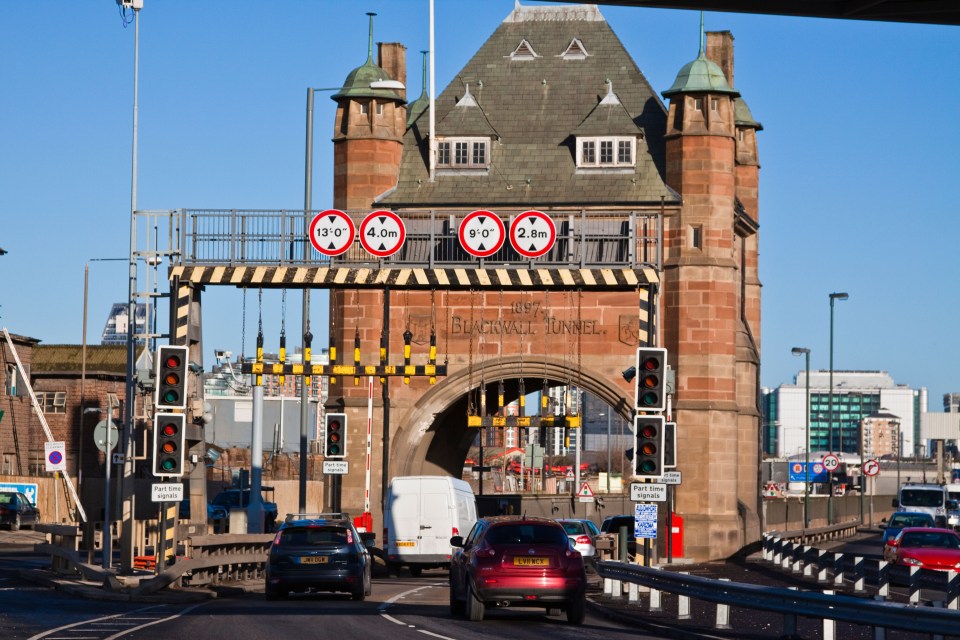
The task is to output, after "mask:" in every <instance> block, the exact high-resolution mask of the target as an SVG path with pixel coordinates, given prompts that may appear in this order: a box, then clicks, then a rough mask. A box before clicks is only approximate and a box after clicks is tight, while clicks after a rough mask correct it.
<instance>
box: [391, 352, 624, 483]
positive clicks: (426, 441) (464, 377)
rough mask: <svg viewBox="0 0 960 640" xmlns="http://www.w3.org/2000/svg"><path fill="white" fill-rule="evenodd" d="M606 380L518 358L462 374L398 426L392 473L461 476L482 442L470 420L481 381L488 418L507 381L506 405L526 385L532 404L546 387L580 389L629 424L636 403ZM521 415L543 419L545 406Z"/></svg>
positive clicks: (595, 374)
mask: <svg viewBox="0 0 960 640" xmlns="http://www.w3.org/2000/svg"><path fill="white" fill-rule="evenodd" d="M605 377H606V376H603V375H601V374H600V373H599V372H596V371H592V370H590V369H586V368H581V369H580V370H575V369H574V367H572V366H570V363H568V362H564V361H563V360H557V359H547V360H546V361H540V362H532V361H530V359H521V358H518V357H511V358H504V359H500V360H497V361H494V362H486V363H483V364H482V365H480V366H476V367H474V369H473V371H472V372H470V371H459V372H457V373H456V374H454V375H451V376H450V377H448V378H447V379H445V380H443V381H442V382H440V383H438V384H437V385H436V386H435V387H433V388H432V389H430V390H429V391H428V392H427V393H425V394H423V396H421V398H420V399H419V400H418V401H417V402H416V403H415V404H414V405H413V406H412V407H410V409H409V410H408V411H407V412H406V413H405V414H404V415H403V416H402V417H401V418H400V419H399V420H398V421H397V424H396V427H395V428H394V430H393V440H392V446H391V454H390V456H391V461H390V463H391V464H390V468H391V474H392V475H399V476H404V475H431V474H447V475H452V476H455V477H459V476H460V474H461V473H462V471H463V464H464V460H465V459H466V457H467V453H468V451H469V449H470V447H471V445H472V444H473V443H474V441H475V440H476V437H477V432H478V428H477V427H469V426H467V416H468V414H469V413H470V412H471V411H473V412H478V411H480V390H481V380H482V384H483V388H484V389H485V394H486V411H487V414H488V415H492V414H494V413H497V412H498V409H499V406H498V404H499V385H500V382H501V381H502V382H503V392H504V393H503V402H504V405H509V404H510V403H512V402H515V401H518V400H519V398H520V395H521V394H520V388H521V384H522V386H523V389H524V391H525V393H526V394H527V395H528V400H529V399H530V398H529V395H530V394H534V393H537V392H541V393H542V392H543V391H544V387H546V388H547V389H555V388H558V387H565V386H575V387H576V388H578V389H581V390H582V391H583V392H585V393H589V394H592V395H594V396H596V397H597V398H598V399H599V400H600V401H601V402H603V403H605V404H607V405H609V406H610V407H611V408H612V411H613V412H614V415H618V416H620V417H621V418H622V419H623V420H629V419H630V415H631V409H632V406H631V404H632V401H630V400H628V399H627V398H625V397H624V395H623V389H622V387H618V386H616V385H615V384H613V383H614V382H615V381H614V380H610V381H607V380H605V379H604V378H605ZM471 405H473V406H472V407H471ZM548 410H549V411H550V413H561V414H562V413H563V411H564V408H563V407H554V406H552V404H551V406H550V407H548ZM522 414H523V415H528V416H531V415H540V414H541V407H540V405H539V404H537V403H533V405H532V406H531V405H530V404H528V405H527V406H526V408H525V410H524V411H522ZM484 428H486V429H490V428H499V427H484Z"/></svg>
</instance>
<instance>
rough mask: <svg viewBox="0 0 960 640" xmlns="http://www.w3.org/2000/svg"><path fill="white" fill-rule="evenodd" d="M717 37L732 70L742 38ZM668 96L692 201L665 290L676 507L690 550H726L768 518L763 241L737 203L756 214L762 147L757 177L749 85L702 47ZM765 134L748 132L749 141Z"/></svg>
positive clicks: (687, 199)
mask: <svg viewBox="0 0 960 640" xmlns="http://www.w3.org/2000/svg"><path fill="white" fill-rule="evenodd" d="M709 42H710V43H711V53H713V54H714V55H715V56H716V57H717V58H719V59H721V61H722V62H723V63H724V64H726V65H728V68H729V72H730V75H731V76H732V70H733V47H732V38H730V37H729V34H726V35H725V36H724V34H710V38H709ZM727 44H729V46H725V45H727ZM663 95H664V97H666V98H668V99H669V100H670V110H669V114H668V117H667V131H666V137H665V138H666V153H667V165H666V166H667V183H668V184H669V185H670V186H671V187H673V188H674V189H676V190H677V192H679V193H680V195H681V197H682V199H683V205H682V207H681V209H680V214H679V216H676V217H672V218H671V219H669V220H668V221H667V223H666V224H667V226H666V233H665V245H666V247H665V248H666V253H665V261H664V286H663V309H664V316H663V337H664V344H665V346H666V347H667V348H668V349H669V350H670V359H671V361H672V364H673V366H674V367H675V368H676V371H677V394H676V404H675V407H674V417H675V420H676V422H677V425H678V429H677V432H678V444H677V451H678V463H679V466H680V468H682V469H683V470H684V489H685V490H684V491H682V492H678V497H679V500H678V505H677V509H678V511H679V512H680V513H682V514H683V516H684V517H685V518H686V522H687V527H686V531H687V536H688V538H687V540H686V541H685V543H686V548H687V551H688V554H689V555H692V556H696V557H706V556H709V555H714V556H716V555H717V551H718V550H724V549H725V550H728V551H729V552H731V553H732V552H733V551H735V550H736V549H738V548H740V546H741V545H742V544H743V543H744V542H745V541H746V540H748V539H752V538H753V537H755V534H756V532H755V529H756V527H757V523H758V520H757V515H756V509H757V500H758V497H757V496H758V491H757V487H756V483H757V475H756V474H757V462H758V458H757V451H758V448H757V433H758V430H757V423H758V415H757V410H756V393H757V391H756V385H757V377H756V372H757V369H758V366H759V351H758V346H757V344H756V342H755V341H753V340H752V337H751V333H752V334H753V335H759V327H753V328H752V332H751V327H750V324H751V323H750V320H751V319H752V318H751V317H750V315H754V316H755V317H756V320H757V321H758V320H759V290H758V284H757V279H756V243H755V240H754V241H753V242H752V243H747V242H745V241H744V238H749V237H754V238H755V236H753V234H754V233H755V231H756V223H755V221H754V220H755V218H751V217H750V216H749V215H746V213H745V211H744V208H745V205H744V203H743V201H742V200H741V199H739V198H738V196H739V195H740V192H741V191H742V192H743V193H744V194H745V195H746V196H747V199H748V200H749V201H750V203H751V205H753V207H754V210H755V206H756V193H757V190H756V186H757V182H756V162H755V158H756V154H755V144H754V147H753V150H754V155H753V159H754V162H753V165H752V169H753V174H752V176H751V174H750V168H751V165H749V164H745V165H744V169H743V170H741V169H740V168H739V167H738V155H739V153H740V149H739V145H738V137H739V135H740V131H739V130H738V127H737V124H736V100H737V99H738V98H739V92H737V91H736V90H735V89H733V87H732V86H731V84H730V82H729V81H728V78H727V77H725V75H724V71H723V70H722V69H721V67H720V66H718V64H717V63H715V62H713V61H712V60H710V59H708V57H707V54H706V51H705V50H704V48H703V46H701V50H700V53H699V55H698V57H697V59H696V60H694V61H693V62H690V63H689V64H687V65H686V66H685V67H683V69H681V71H680V73H679V74H678V75H677V79H676V81H675V82H674V84H673V86H671V87H670V89H668V90H667V91H665V92H664V93H663ZM755 129H756V127H753V129H751V128H750V127H744V136H745V137H746V133H747V132H750V133H752V132H753V131H754V130H755ZM752 140H753V142H754V143H755V138H752ZM751 181H752V182H751ZM751 223H752V224H751ZM748 273H750V274H752V275H751V276H750V277H749V278H748V277H747V274H748ZM748 290H749V292H748ZM748 304H749V309H748V307H747V305H748ZM747 311H749V314H747Z"/></svg>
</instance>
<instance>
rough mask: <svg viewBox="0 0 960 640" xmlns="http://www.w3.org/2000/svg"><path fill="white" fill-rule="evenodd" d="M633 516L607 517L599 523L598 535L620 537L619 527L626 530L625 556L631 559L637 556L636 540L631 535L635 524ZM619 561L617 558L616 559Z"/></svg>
mask: <svg viewBox="0 0 960 640" xmlns="http://www.w3.org/2000/svg"><path fill="white" fill-rule="evenodd" d="M635 520H636V519H635V518H634V517H633V516H627V515H623V516H607V517H606V518H605V519H604V521H603V522H601V523H600V533H609V534H612V535H615V536H619V535H620V529H621V527H626V528H627V555H628V556H630V557H631V558H632V557H633V556H636V555H637V539H636V538H635V537H634V535H633V528H634V523H635ZM617 559H618V560H619V558H617Z"/></svg>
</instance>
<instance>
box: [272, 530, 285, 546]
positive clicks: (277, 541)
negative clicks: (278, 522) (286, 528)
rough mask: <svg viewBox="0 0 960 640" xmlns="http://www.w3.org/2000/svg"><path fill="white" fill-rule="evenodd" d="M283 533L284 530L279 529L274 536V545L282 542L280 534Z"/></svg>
mask: <svg viewBox="0 0 960 640" xmlns="http://www.w3.org/2000/svg"><path fill="white" fill-rule="evenodd" d="M281 535H283V531H277V535H275V536H273V545H274V546H276V545H278V544H280V536H281Z"/></svg>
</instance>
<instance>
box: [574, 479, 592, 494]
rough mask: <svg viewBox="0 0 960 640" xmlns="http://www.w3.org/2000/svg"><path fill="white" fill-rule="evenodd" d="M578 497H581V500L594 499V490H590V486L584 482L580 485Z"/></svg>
mask: <svg viewBox="0 0 960 640" xmlns="http://www.w3.org/2000/svg"><path fill="white" fill-rule="evenodd" d="M577 495H578V496H580V497H581V498H592V497H593V489H591V488H590V485H589V484H587V483H586V482H584V483H583V484H581V485H580V490H579V491H577Z"/></svg>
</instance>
